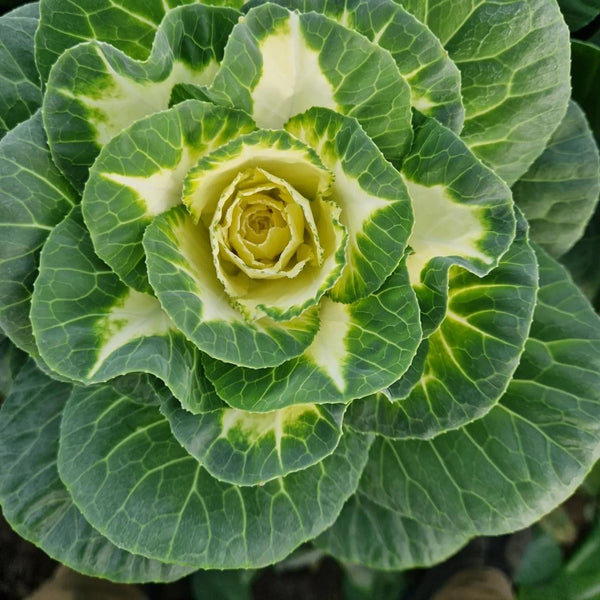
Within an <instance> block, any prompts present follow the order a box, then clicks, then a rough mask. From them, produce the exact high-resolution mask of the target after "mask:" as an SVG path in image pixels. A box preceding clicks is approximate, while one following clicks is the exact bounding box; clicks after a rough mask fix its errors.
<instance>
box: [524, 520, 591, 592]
mask: <svg viewBox="0 0 600 600" xmlns="http://www.w3.org/2000/svg"><path fill="white" fill-rule="evenodd" d="M552 575H553V576H552V577H550V578H549V579H548V580H547V581H544V582H541V583H538V584H537V585H535V582H531V584H529V585H528V584H527V583H526V582H523V585H522V586H521V587H520V588H519V595H518V598H519V600H538V598H544V599H546V598H547V599H548V600H595V598H598V593H599V590H600V525H599V524H598V523H596V525H595V527H594V529H593V530H592V531H591V532H590V533H589V534H588V536H587V537H586V539H585V540H584V542H583V543H582V544H581V545H580V546H579V547H578V548H577V550H576V551H575V552H574V554H573V555H572V556H571V558H569V560H568V561H566V563H565V564H564V565H563V566H562V568H560V569H557V570H556V571H555V572H554V573H553V574H552Z"/></svg>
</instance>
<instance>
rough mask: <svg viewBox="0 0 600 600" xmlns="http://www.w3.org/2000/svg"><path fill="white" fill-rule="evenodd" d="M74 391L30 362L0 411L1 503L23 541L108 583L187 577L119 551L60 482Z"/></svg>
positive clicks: (179, 569)
mask: <svg viewBox="0 0 600 600" xmlns="http://www.w3.org/2000/svg"><path fill="white" fill-rule="evenodd" d="M71 388H72V386H71V385H70V384H65V383H59V382H58V381H55V380H52V379H50V378H49V377H46V376H45V375H43V374H42V373H41V372H40V371H39V370H38V369H36V367H35V364H34V362H33V361H32V360H29V362H27V363H26V365H25V366H24V367H23V369H22V371H21V373H20V374H19V377H18V379H17V380H16V382H15V387H14V391H13V393H12V394H11V396H10V397H9V398H8V399H7V400H6V401H5V402H4V403H3V405H2V409H1V410H0V460H1V461H2V468H3V475H2V478H0V503H1V504H2V512H3V514H4V517H5V518H6V520H7V521H8V522H9V523H10V524H11V526H12V527H14V529H15V531H16V532H17V533H18V534H19V535H20V536H22V537H24V538H26V539H28V540H29V541H31V542H33V543H34V544H36V545H38V546H39V547H40V548H42V550H44V552H46V553H47V554H49V555H50V556H51V557H52V558H54V559H56V560H58V561H60V562H62V563H63V564H65V565H67V566H69V567H71V568H73V569H75V570H77V571H80V572H81V573H85V574H86V575H91V576H95V577H106V578H109V579H112V580H113V581H123V582H143V581H172V580H175V579H179V578H180V577H183V576H185V575H187V574H188V573H189V572H190V571H191V569H189V568H185V567H180V566H176V565H167V564H164V563H160V562H158V561H155V560H148V559H146V558H143V557H142V556H136V555H133V554H130V553H129V552H126V551H124V550H121V549H119V548H117V547H116V546H115V545H113V544H112V543H111V542H109V541H108V540H107V539H106V538H105V537H103V536H102V535H100V533H98V532H97V531H96V530H95V529H93V528H92V527H91V525H90V524H89V523H88V522H87V521H86V520H85V519H84V517H83V515H82V514H81V513H80V512H79V511H78V510H77V508H76V507H75V505H74V504H73V499H72V498H71V496H70V494H69V493H68V492H67V490H66V488H65V486H64V484H63V483H62V481H61V480H60V479H59V476H58V470H57V467H56V456H57V454H58V437H59V425H60V419H61V414H62V411H63V408H64V406H65V404H66V402H67V399H68V397H69V394H70V393H71Z"/></svg>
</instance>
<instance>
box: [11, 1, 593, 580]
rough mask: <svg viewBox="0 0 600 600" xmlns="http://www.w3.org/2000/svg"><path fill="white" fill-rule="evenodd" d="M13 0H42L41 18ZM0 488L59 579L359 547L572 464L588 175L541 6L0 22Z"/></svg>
mask: <svg viewBox="0 0 600 600" xmlns="http://www.w3.org/2000/svg"><path fill="white" fill-rule="evenodd" d="M38 10H39V12H38ZM0 40H2V44H3V45H2V46H1V47H0V52H1V54H0V71H1V73H2V81H3V83H2V85H3V88H2V93H1V98H2V100H1V103H0V110H1V113H0V116H1V117H2V121H0V125H1V126H2V127H3V128H4V130H3V133H5V135H4V137H3V139H2V141H1V142H0V222H1V227H2V229H1V235H0V325H1V327H2V330H3V331H4V334H5V336H6V337H5V339H4V341H3V348H4V355H3V357H2V360H3V362H4V363H5V365H7V366H6V367H5V371H6V370H8V371H10V373H11V374H12V375H11V377H13V379H11V380H10V381H6V382H5V389H8V388H9V387H10V393H8V394H7V398H6V400H5V402H4V403H3V406H2V409H1V411H0V464H2V473H1V476H0V502H1V504H2V510H3V512H4V515H5V517H6V519H7V520H8V521H9V522H10V523H11V525H12V526H13V527H14V528H15V530H16V531H17V532H19V533H20V534H21V535H22V536H23V537H25V538H28V539H30V540H32V541H33V542H34V543H36V544H38V545H39V546H41V547H42V548H43V549H44V550H45V551H46V552H47V553H48V554H50V555H51V556H53V557H55V558H56V559H58V560H60V561H62V562H63V563H65V564H67V565H69V566H71V567H73V568H75V569H77V570H79V571H82V572H85V573H89V574H93V575H100V576H102V577H107V578H110V579H113V580H118V581H148V580H155V581H157V580H162V581H167V580H172V579H176V578H178V577H182V576H183V575H185V574H187V573H189V572H191V571H193V570H195V569H198V568H204V569H206V568H209V569H210V568H218V569H232V568H255V567H261V566H263V565H268V564H270V563H273V562H275V561H277V560H280V559H283V558H284V557H285V556H287V555H288V554H289V553H290V552H291V551H292V550H293V549H294V548H296V547H297V546H299V545H300V544H302V543H303V542H305V541H308V540H313V542H314V543H315V544H316V545H317V546H319V547H320V548H322V549H324V550H325V551H326V552H328V553H330V554H332V555H333V556H336V557H338V558H340V559H343V560H347V561H351V562H356V563H362V564H365V565H369V566H373V567H377V568H385V569H391V568H394V569H405V568H410V567H413V566H417V565H427V564H432V563H435V562H437V561H440V560H442V559H443V558H444V557H446V556H447V555H449V554H451V553H453V552H454V551H456V550H457V549H458V548H459V547H460V546H461V545H463V544H464V543H465V542H466V541H467V540H468V539H469V538H470V537H472V536H475V535H481V534H492V535H493V534H500V533H504V532H508V531H511V530H514V529H517V528H520V527H524V526H526V525H527V524H529V523H531V522H532V521H534V520H536V519H537V518H539V517H540V516H541V515H542V514H544V513H546V512H547V511H549V510H550V509H552V508H553V507H554V506H555V505H557V504H558V503H559V502H561V501H562V500H563V499H564V498H566V497H567V496H568V495H569V494H570V493H571V492H572V491H573V490H574V489H575V488H576V486H577V485H578V484H579V483H580V482H581V480H582V479H583V477H584V475H585V474H586V472H587V471H588V469H589V468H590V466H591V465H592V464H593V463H594V461H595V460H596V459H597V458H598V457H600V321H599V319H598V317H597V316H596V315H595V313H594V311H593V309H592V308H591V306H590V305H589V304H588V302H587V300H586V299H585V297H584V296H583V295H582V294H581V293H580V292H579V290H578V289H577V287H576V286H575V285H574V284H573V283H572V281H571V279H570V277H569V275H568V274H567V272H566V271H565V269H564V268H563V267H562V266H560V264H559V263H558V262H557V261H556V258H557V257H560V256H561V255H563V254H565V253H566V252H567V251H568V250H569V249H570V248H571V247H572V246H573V245H574V244H575V243H576V242H577V240H578V239H579V238H580V237H581V236H582V234H583V232H584V229H585V226H586V223H587V221H588V220H589V218H590V216H591V214H592V213H593V211H594V207H595V203H596V201H597V199H598V193H599V189H600V188H599V182H598V176H599V174H598V171H599V159H598V150H597V148H596V144H595V142H594V138H593V135H592V132H591V130H590V127H589V125H588V124H587V121H586V118H585V115H584V113H583V112H582V110H581V109H580V108H579V107H578V105H577V104H576V103H575V102H574V101H572V100H571V99H570V95H571V85H570V78H569V69H570V67H569V59H570V48H569V32H568V29H567V26H566V25H565V22H564V19H563V17H562V15H561V13H560V11H559V8H558V5H557V4H556V2H555V1H554V0H528V1H522V0H502V2H498V1H491V0H452V2H448V1H446V0H429V1H428V2H424V1H422V0H404V1H403V2H394V1H392V0H376V1H375V0H280V1H278V2H276V3H264V2H259V1H253V2H251V3H249V4H247V5H245V6H242V5H241V3H240V2H237V1H236V0H231V1H229V2H228V1H226V0H223V1H218V0H217V1H215V0H211V1H210V2H209V1H207V2H196V3H194V2H192V3H190V2H189V0H78V1H77V2H72V1H71V0H42V1H41V2H40V3H39V6H38V5H37V4H33V5H28V6H26V7H24V8H21V9H18V10H16V11H13V12H12V13H9V14H8V15H6V16H4V17H3V18H2V19H0Z"/></svg>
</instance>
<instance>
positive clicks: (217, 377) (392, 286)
mask: <svg viewBox="0 0 600 600" xmlns="http://www.w3.org/2000/svg"><path fill="white" fill-rule="evenodd" d="M320 320H321V326H320V329H319V332H318V333H317V335H316V337H315V339H314V341H313V343H312V345H311V346H309V348H308V349H307V350H306V352H304V354H302V355H301V356H299V357H298V358H296V359H294V360H291V361H289V362H286V363H283V364H282V365H280V366H278V367H275V368H274V369H241V368H239V367H235V366H233V365H229V364H226V363H222V362H220V361H216V360H213V359H211V358H209V357H206V356H205V357H204V366H205V370H206V374H207V377H208V378H209V379H210V380H211V381H212V382H213V384H214V385H215V388H216V390H217V393H218V394H219V395H220V396H221V397H222V398H223V399H224V400H225V401H226V402H227V403H228V404H229V405H231V406H234V407H236V408H240V409H242V410H252V411H269V410H274V409H277V408H283V407H285V406H290V405H292V404H304V403H307V402H311V403H313V402H314V403H323V404H327V403H331V402H347V401H349V400H352V399H354V398H360V397H362V396H366V395H367V394H371V393H373V392H374V391H378V390H380V389H381V388H383V387H385V386H387V385H390V383H392V382H393V381H395V380H397V379H398V378H399V377H400V376H401V375H402V373H403V372H404V371H405V370H406V369H407V368H408V367H409V365H410V363H411V361H412V359H413V356H414V354H415V352H416V350H417V347H418V345H419V341H420V339H421V330H420V326H419V310H418V306H417V303H416V299H415V296H414V293H413V292H412V290H411V287H410V282H409V281H408V277H407V274H406V270H405V268H404V265H403V264H402V265H400V267H399V268H398V270H397V271H396V272H395V273H394V274H393V275H391V276H390V277H389V278H388V279H387V281H386V282H385V283H384V284H383V286H382V287H381V288H380V289H379V290H378V291H377V292H375V293H374V294H372V295H371V296H368V297H367V298H363V299H362V300H358V301H357V302H355V303H354V304H339V303H334V302H332V301H331V300H329V299H328V298H324V299H323V300H322V302H321V315H320Z"/></svg>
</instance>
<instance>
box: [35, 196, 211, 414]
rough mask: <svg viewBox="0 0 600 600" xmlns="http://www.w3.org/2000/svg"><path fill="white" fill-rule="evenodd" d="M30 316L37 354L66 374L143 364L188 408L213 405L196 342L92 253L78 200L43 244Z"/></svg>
mask: <svg viewBox="0 0 600 600" xmlns="http://www.w3.org/2000/svg"><path fill="white" fill-rule="evenodd" d="M31 321H32V325H33V330H34V333H35V336H36V341H37V344H38V346H39V349H40V353H41V355H42V358H43V359H44V360H45V362H46V363H47V364H48V365H49V366H50V368H52V369H53V370H54V371H56V372H57V373H59V374H61V375H63V376H64V377H68V378H71V379H74V380H76V381H81V382H85V383H93V382H98V381H106V380H108V379H111V378H113V377H115V376H117V375H121V374H124V373H130V372H135V371H142V372H148V373H152V374H154V375H156V376H157V377H159V378H160V379H162V380H163V381H164V382H165V383H166V384H167V386H168V387H169V388H170V389H171V391H172V392H173V393H174V394H175V396H177V398H179V399H180V400H181V402H182V403H183V405H184V406H186V407H189V408H190V410H198V408H199V407H204V408H207V407H209V408H210V407H213V406H214V402H215V400H216V398H215V396H214V393H213V392H212V391H211V389H210V386H209V385H208V384H207V382H206V380H205V379H204V377H203V374H202V367H201V365H200V354H199V352H198V350H197V349H196V348H195V347H194V346H193V344H190V343H189V342H188V341H187V340H186V338H185V337H184V336H183V335H182V334H181V333H180V332H179V331H178V330H177V329H176V328H175V327H174V325H173V324H172V322H171V321H170V319H169V317H168V316H167V315H166V314H165V313H164V312H163V310H162V309H161V307H160V304H159V303H158V300H156V298H154V297H153V296H150V295H149V294H144V293H141V292H137V291H135V290H133V289H132V288H129V287H127V286H126V285H125V284H124V283H123V282H122V281H121V280H120V279H119V278H118V277H117V276H116V275H115V274H114V273H113V272H112V271H111V270H110V269H108V267H107V266H106V265H105V264H104V263H103V262H102V261H101V260H100V259H99V258H98V257H97V256H96V255H95V254H94V251H93V248H92V243H91V240H90V237H89V233H88V232H87V230H86V229H85V227H84V225H83V221H82V218H81V212H80V209H79V207H76V208H75V209H73V211H72V212H71V213H70V214H69V215H68V216H67V217H66V219H65V220H64V221H63V222H62V223H60V224H59V225H57V226H56V227H55V228H54V230H53V231H52V233H51V234H50V236H49V239H48V241H47V242H46V244H45V246H44V250H43V252H42V257H41V261H40V275H39V276H38V279H37V281H36V286H35V291H34V294H33V298H32V307H31Z"/></svg>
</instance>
